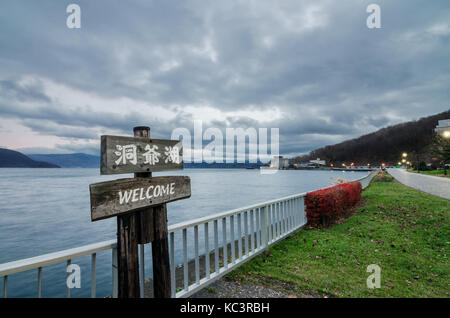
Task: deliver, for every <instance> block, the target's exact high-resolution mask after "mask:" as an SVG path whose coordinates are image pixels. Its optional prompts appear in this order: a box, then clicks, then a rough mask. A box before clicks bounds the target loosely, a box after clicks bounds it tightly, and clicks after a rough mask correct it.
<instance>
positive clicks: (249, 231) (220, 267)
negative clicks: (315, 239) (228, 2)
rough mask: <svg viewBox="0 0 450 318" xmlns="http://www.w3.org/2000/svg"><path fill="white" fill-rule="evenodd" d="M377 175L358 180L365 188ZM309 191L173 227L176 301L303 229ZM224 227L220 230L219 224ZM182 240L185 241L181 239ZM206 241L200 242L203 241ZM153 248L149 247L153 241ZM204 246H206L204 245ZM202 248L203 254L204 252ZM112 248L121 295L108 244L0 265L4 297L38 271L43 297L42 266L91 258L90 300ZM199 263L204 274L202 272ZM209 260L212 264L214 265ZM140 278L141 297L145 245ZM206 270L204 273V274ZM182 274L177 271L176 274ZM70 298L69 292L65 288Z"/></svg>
mask: <svg viewBox="0 0 450 318" xmlns="http://www.w3.org/2000/svg"><path fill="white" fill-rule="evenodd" d="M376 173H377V172H376V171H372V172H370V173H369V174H368V175H367V176H365V177H362V178H360V179H358V180H357V181H359V182H361V185H362V187H363V189H364V188H366V187H367V186H368V185H369V183H370V181H371V180H372V178H373V176H374V175H375V174H376ZM305 195H306V193H301V194H296V195H291V196H287V197H284V198H281V199H276V200H271V201H267V202H264V203H259V204H255V205H251V206H247V207H244V208H239V209H234V210H230V211H226V212H223V213H218V214H214V215H212V216H207V217H202V218H198V219H194V220H190V221H186V222H181V223H177V224H174V225H171V226H169V229H168V230H169V256H170V271H171V283H172V297H188V296H190V295H192V294H193V293H195V292H196V291H198V290H200V289H202V288H204V287H205V286H207V285H208V284H210V283H212V282H213V281H215V280H216V279H218V278H220V277H222V276H223V275H225V274H226V273H228V272H230V271H231V270H233V269H235V268H236V267H238V266H240V265H242V264H243V263H244V262H246V261H248V260H250V259H252V258H253V257H255V256H256V255H258V254H260V253H261V252H263V251H264V250H266V248H267V247H268V246H270V245H273V244H275V243H276V242H278V241H279V240H281V239H283V238H285V237H286V236H288V235H290V234H291V233H293V232H295V231H297V230H298V229H300V228H302V227H303V226H304V225H305V224H306V222H307V220H306V214H305V207H304V197H305ZM219 225H221V226H219ZM178 236H180V237H181V240H178V239H176V238H178ZM190 236H193V240H192V241H193V244H194V248H193V251H194V259H193V264H194V265H193V266H194V278H193V279H191V281H190V279H189V267H190V266H189V263H190V260H189V248H188V245H189V244H188V243H189V240H188V237H190ZM201 237H203V239H204V240H203V242H202V244H200V243H201V242H200V238H201ZM179 242H181V245H182V247H181V249H182V256H183V257H182V259H183V263H182V264H181V266H182V267H183V270H182V275H183V280H182V288H181V287H177V283H176V282H177V270H176V261H175V250H176V245H177V243H179ZM150 244H151V243H150ZM201 245H203V246H201ZM201 248H203V250H204V253H203V254H202V255H201V254H200V249H201ZM106 250H111V251H112V252H111V256H112V297H117V280H118V278H117V242H116V240H110V241H105V242H100V243H95V244H90V245H85V246H81V247H77V248H72V249H67V250H63V251H59V252H55V253H49V254H44V255H41V256H37V257H32V258H26V259H22V260H18V261H13V262H9V263H4V264H0V278H1V277H3V297H5V298H6V297H7V290H8V277H9V276H10V275H13V274H16V273H20V272H24V271H29V270H33V269H37V277H38V283H37V288H36V295H37V297H39V298H40V297H41V294H42V268H43V267H45V266H49V265H53V264H57V263H63V262H66V263H67V265H70V264H71V261H72V259H75V258H78V257H82V256H87V255H91V275H92V276H91V284H92V285H91V297H96V263H97V257H96V256H97V253H99V252H102V251H106ZM200 259H202V264H203V265H204V266H203V267H204V270H203V271H201V270H200ZM211 261H213V262H214V266H213V267H212V266H211ZM139 266H140V273H139V277H140V280H141V297H143V296H144V279H145V269H144V268H145V267H144V245H140V248H139ZM201 272H203V273H201ZM178 274H179V273H178ZM67 297H70V288H67Z"/></svg>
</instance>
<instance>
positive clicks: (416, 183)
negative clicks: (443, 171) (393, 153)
mask: <svg viewBox="0 0 450 318" xmlns="http://www.w3.org/2000/svg"><path fill="white" fill-rule="evenodd" d="M388 172H389V174H390V175H391V176H393V177H394V178H395V179H396V180H397V181H398V182H400V183H403V184H404V185H406V186H408V187H411V188H415V189H417V190H420V191H423V192H426V193H429V194H433V195H436V196H438V197H441V198H445V199H447V200H450V178H443V177H435V176H428V175H423V174H418V173H412V172H408V171H406V170H405V169H388Z"/></svg>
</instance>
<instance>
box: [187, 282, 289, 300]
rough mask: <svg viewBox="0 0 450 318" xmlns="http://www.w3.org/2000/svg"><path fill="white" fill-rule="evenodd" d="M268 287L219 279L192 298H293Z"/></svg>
mask: <svg viewBox="0 0 450 318" xmlns="http://www.w3.org/2000/svg"><path fill="white" fill-rule="evenodd" d="M293 297H295V296H293V295H288V294H285V293H282V292H279V291H276V290H273V289H270V288H267V287H263V286H259V285H254V284H250V283H247V284H241V283H239V282H234V281H227V280H226V279H223V278H222V279H219V280H217V281H215V282H214V283H212V284H211V285H209V286H208V287H206V288H204V289H202V290H200V291H199V292H197V293H195V294H194V295H192V296H191V298H293Z"/></svg>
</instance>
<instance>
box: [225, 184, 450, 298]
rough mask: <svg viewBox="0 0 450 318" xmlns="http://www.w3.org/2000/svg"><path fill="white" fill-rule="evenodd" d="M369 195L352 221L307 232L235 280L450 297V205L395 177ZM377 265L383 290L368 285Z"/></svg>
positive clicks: (307, 290)
mask: <svg viewBox="0 0 450 318" xmlns="http://www.w3.org/2000/svg"><path fill="white" fill-rule="evenodd" d="M362 197H363V203H362V204H361V205H360V207H358V208H357V209H356V210H355V213H354V214H353V215H352V216H351V217H350V218H349V219H348V220H346V222H344V223H342V224H337V225H334V226H333V227H331V228H328V229H320V230H317V229H315V230H314V229H304V230H300V231H298V232H297V233H295V234H293V235H292V236H291V237H290V238H287V239H285V240H283V241H281V242H280V243H278V244H277V245H275V246H273V247H271V248H270V250H269V251H268V252H266V253H264V254H262V255H260V256H258V257H256V258H255V259H254V260H252V261H251V262H249V263H248V264H245V265H243V266H241V267H240V268H238V269H237V270H235V271H233V272H232V273H231V274H229V275H228V278H229V279H232V280H238V281H241V282H242V283H245V282H252V283H256V284H262V285H266V286H268V287H271V288H274V289H278V290H280V291H283V292H286V293H289V294H294V295H297V296H307V295H313V296H330V297H449V296H450V293H449V290H450V288H449V286H450V283H449V282H450V280H449V272H450V266H449V265H450V264H449V261H448V257H447V253H448V247H449V244H450V242H449V234H450V226H449V225H450V213H449V212H450V205H449V202H448V201H447V200H444V199H440V198H437V197H433V196H431V195H427V194H425V193H422V192H419V191H416V190H414V189H411V188H408V187H405V186H403V185H401V184H399V183H397V182H392V178H390V176H384V177H382V178H379V179H378V180H374V182H372V184H371V186H370V187H369V188H368V189H366V190H365V191H364V192H363V196H362ZM370 264H377V265H379V266H380V267H381V288H376V289H369V288H367V285H366V280H367V277H368V276H369V275H370V274H371V273H367V272H366V269H367V266H368V265H370Z"/></svg>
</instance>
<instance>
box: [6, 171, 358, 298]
mask: <svg viewBox="0 0 450 318" xmlns="http://www.w3.org/2000/svg"><path fill="white" fill-rule="evenodd" d="M366 174H367V173H366V172H350V171H311V170H286V171H278V172H277V173H275V174H272V175H262V174H260V173H259V170H256V169H255V170H246V169H185V170H182V171H174V172H170V173H154V176H161V175H188V176H190V178H191V188H192V196H191V198H189V199H185V200H180V201H177V202H173V203H170V204H168V221H169V225H170V224H174V223H178V222H181V221H186V220H191V219H195V218H198V217H202V216H207V215H211V214H215V213H218V212H222V211H226V210H230V209H234V208H239V207H243V206H248V205H251V204H255V203H259V202H263V201H267V200H271V199H277V198H280V197H283V196H287V195H291V194H297V193H302V192H307V191H311V190H315V189H319V188H324V187H327V186H329V185H330V184H331V183H332V182H334V181H336V180H337V179H338V178H344V179H347V180H355V179H358V178H361V177H363V176H364V175H366ZM126 177H131V175H121V176H100V173H99V169H0V200H1V205H0V263H5V262H9V261H14V260H18V259H22V258H27V257H33V256H38V255H41V254H45V253H50V252H55V251H59V250H62V249H68V248H73V247H78V246H81V245H86V244H91V243H96V242H100V241H105V240H110V239H114V238H115V233H116V219H115V218H111V219H106V220H101V221H97V222H91V219H90V203H89V184H91V183H95V182H100V181H106V180H114V179H118V178H126ZM150 254H151V250H150V248H148V249H146V255H150ZM146 257H147V256H146ZM72 263H75V264H78V265H79V266H80V267H81V274H82V280H81V281H82V286H81V288H80V289H72V291H71V295H72V297H89V296H90V276H91V270H90V257H89V256H88V257H83V258H79V259H74V260H73V261H72ZM150 266H151V260H150V259H146V272H147V274H146V275H147V276H148V275H150V274H151V268H150ZM66 275H67V273H66V272H65V265H63V264H57V265H53V266H49V267H44V269H43V280H42V296H43V297H65V293H66V287H65V280H66ZM2 293H3V289H1V291H0V296H2ZM110 293H111V252H110V251H105V252H103V253H100V254H99V255H98V256H97V296H106V295H109V294H110ZM36 295H37V270H32V271H28V272H24V273H20V274H15V275H12V276H10V277H9V278H8V297H36Z"/></svg>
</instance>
